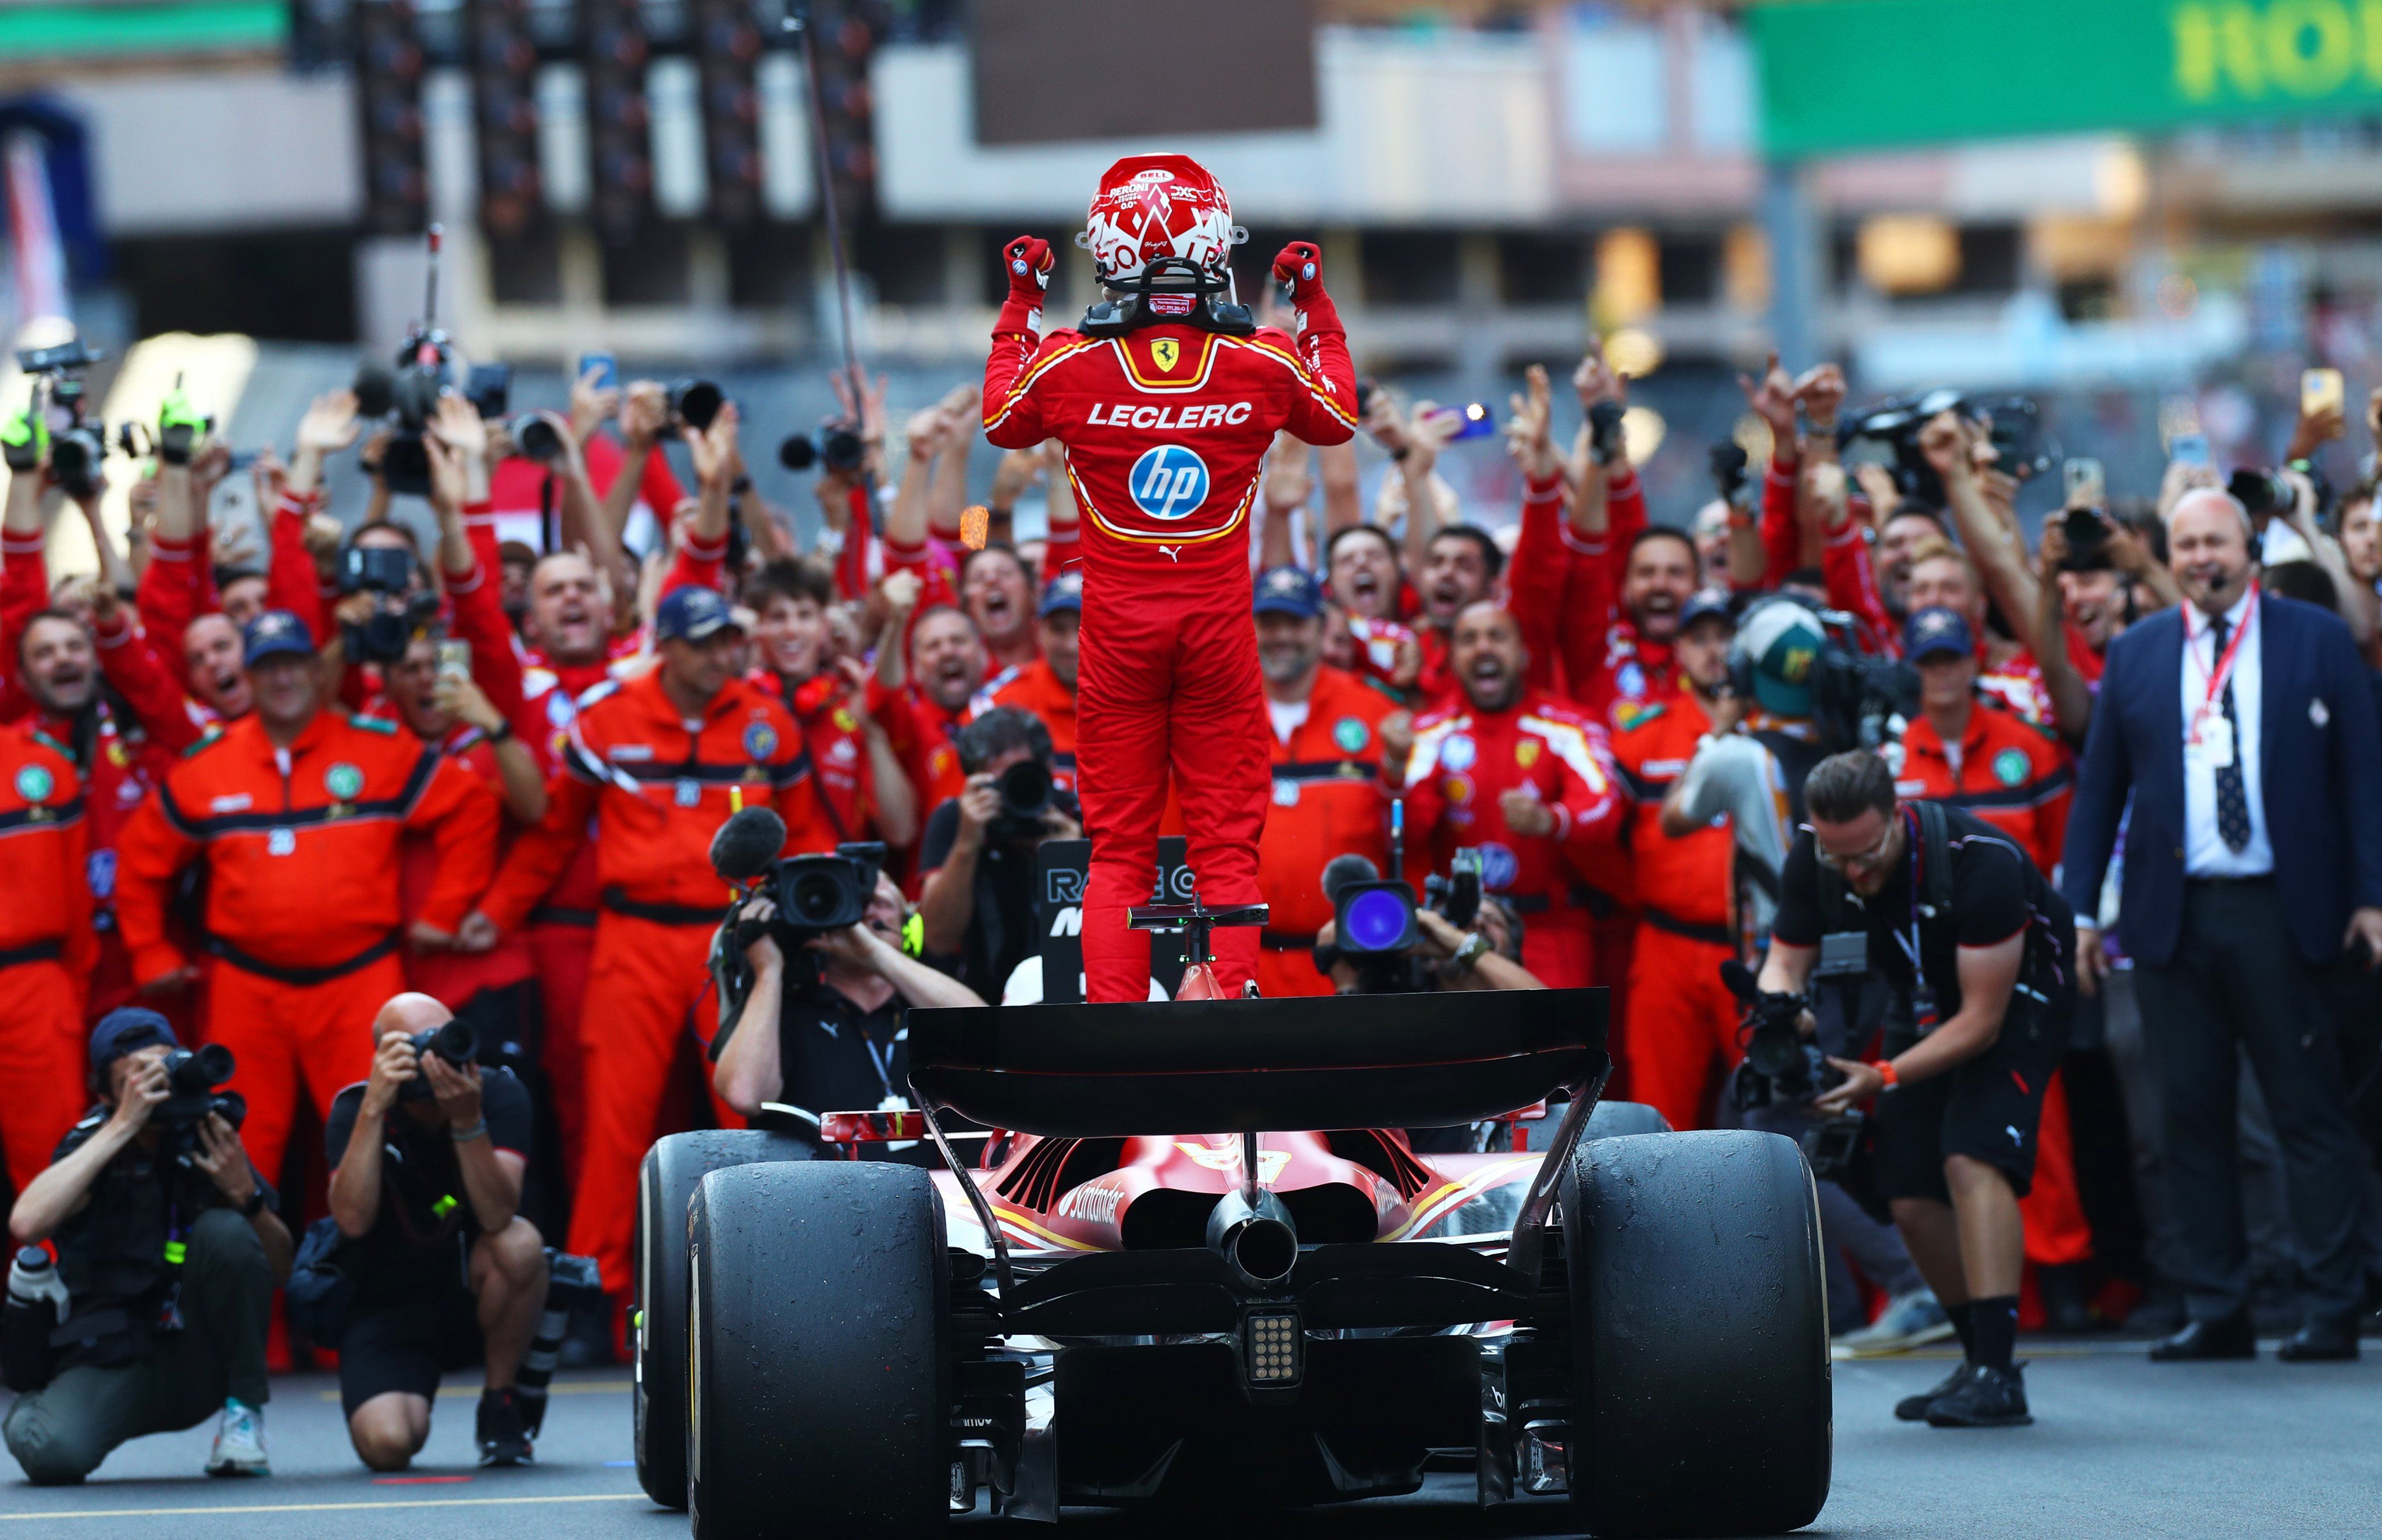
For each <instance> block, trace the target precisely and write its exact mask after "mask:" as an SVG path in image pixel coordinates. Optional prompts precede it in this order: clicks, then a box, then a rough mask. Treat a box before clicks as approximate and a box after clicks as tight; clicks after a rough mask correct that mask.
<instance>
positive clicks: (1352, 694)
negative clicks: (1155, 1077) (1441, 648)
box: [1256, 567, 1403, 996]
mask: <svg viewBox="0 0 2382 1540" xmlns="http://www.w3.org/2000/svg"><path fill="white" fill-rule="evenodd" d="M1256 606H1257V627H1258V667H1259V670H1260V671H1262V672H1263V674H1264V676H1265V697H1266V715H1267V716H1268V718H1269V719H1271V721H1270V725H1271V727H1272V729H1273V807H1272V808H1271V810H1270V811H1269V812H1268V813H1267V814H1266V825H1265V836H1264V838H1263V839H1261V840H1259V842H1258V887H1259V891H1260V892H1262V893H1264V895H1265V901H1266V906H1267V915H1266V924H1265V930H1264V933H1263V934H1262V935H1261V936H1260V937H1259V942H1260V947H1261V949H1260V950H1259V953H1258V990H1259V992H1260V993H1263V994H1268V995H1275V996H1280V995H1293V994H1330V993H1331V992H1332V980H1331V979H1328V978H1326V977H1324V976H1323V975H1322V974H1320V973H1318V972H1317V971H1316V970H1315V959H1314V957H1313V956H1312V955H1311V951H1312V948H1313V947H1314V945H1315V937H1316V933H1317V932H1318V931H1320V930H1322V929H1323V927H1324V926H1325V925H1326V924H1327V923H1329V922H1330V920H1331V918H1332V901H1331V900H1330V899H1328V898H1326V897H1324V896H1323V883H1322V876H1323V869H1324V867H1325V866H1326V865H1328V864H1329V863H1330V862H1331V860H1332V857H1333V856H1364V857H1365V858H1366V859H1367V860H1369V861H1371V862H1372V863H1373V866H1374V868H1375V869H1377V870H1380V871H1383V872H1386V871H1388V869H1389V864H1390V863H1389V817H1390V794H1391V782H1390V779H1389V773H1388V771H1387V770H1386V769H1385V767H1384V765H1383V763H1382V761H1383V758H1384V746H1383V744H1382V733H1381V724H1382V723H1383V722H1384V721H1387V720H1388V719H1390V718H1391V717H1394V716H1398V717H1402V716H1403V713H1402V712H1400V711H1399V710H1398V708H1397V706H1396V704H1395V703H1394V702H1393V701H1392V700H1390V698H1389V697H1388V696H1384V695H1382V694H1381V692H1380V691H1379V690H1376V689H1374V688H1373V687H1372V686H1371V685H1369V684H1366V683H1365V682H1364V681H1362V680H1360V679H1358V678H1357V677H1356V676H1355V675H1353V674H1347V673H1343V672H1341V671H1339V670H1338V669H1332V668H1326V667H1324V666H1323V660H1322V659H1323V589H1322V585H1320V584H1319V583H1317V582H1316V580H1315V579H1314V578H1313V577H1311V576H1309V575H1308V573H1303V572H1301V571H1300V570H1299V569H1297V568H1296V567H1275V568H1272V569H1271V570H1270V571H1268V572H1266V573H1263V574H1261V575H1260V576H1259V578H1258V582H1257V600H1256Z"/></svg>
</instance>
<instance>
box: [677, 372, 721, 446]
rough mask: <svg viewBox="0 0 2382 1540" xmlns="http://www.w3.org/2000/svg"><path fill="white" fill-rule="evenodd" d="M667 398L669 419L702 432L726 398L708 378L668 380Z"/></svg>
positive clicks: (708, 425)
mask: <svg viewBox="0 0 2382 1540" xmlns="http://www.w3.org/2000/svg"><path fill="white" fill-rule="evenodd" d="M726 400H728V398H727V397H726V396H724V395H722V394H721V393H720V389H719V387H718V385H716V384H714V383H713V382H712V381H710V380H707V379H693V378H688V379H678V380H672V381H670V384H669V414H670V418H671V420H672V421H674V422H678V423H681V424H683V425H686V426H688V427H691V428H693V429H694V431H695V432H697V433H702V432H704V431H706V429H708V428H709V427H710V426H711V420H712V419H713V418H715V417H717V416H718V415H719V408H720V406H721V405H722V404H723V403H724V402H725V401H726Z"/></svg>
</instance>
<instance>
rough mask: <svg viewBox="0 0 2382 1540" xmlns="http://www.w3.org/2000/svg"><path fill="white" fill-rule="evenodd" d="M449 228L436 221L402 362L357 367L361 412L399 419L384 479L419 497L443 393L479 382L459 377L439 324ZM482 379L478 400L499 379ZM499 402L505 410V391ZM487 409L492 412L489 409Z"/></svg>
mask: <svg viewBox="0 0 2382 1540" xmlns="http://www.w3.org/2000/svg"><path fill="white" fill-rule="evenodd" d="M444 234H445V232H444V231H443V229H442V228H440V227H439V226H436V225H433V226H431V227H430V236H429V240H430V277H429V279H428V289H427V292H426V295H425V297H424V301H423V306H422V319H421V320H419V321H417V322H415V323H414V324H413V327H412V329H411V330H410V331H408V332H407V333H406V335H405V344H404V346H402V347H400V348H399V349H398V350H397V363H396V366H395V367H394V368H391V367H390V366H389V365H387V364H385V363H377V362H375V361H373V360H369V359H367V360H366V361H365V362H364V363H362V364H360V365H358V366H357V369H356V380H355V392H356V413H357V414H358V415H359V416H362V417H365V418H374V417H379V418H390V419H393V420H394V421H393V426H394V427H395V430H396V431H395V432H394V433H393V434H392V435H391V436H390V437H389V441H388V446H387V449H386V450H384V451H383V452H382V454H381V462H380V468H381V479H382V480H383V481H384V482H386V483H387V486H388V489H389V490H390V491H391V492H402V493H405V494H408V495H409V496H412V497H417V498H426V497H428V496H429V495H430V452H429V450H426V449H424V447H423V443H422V435H423V433H424V431H425V430H426V429H427V428H428V427H429V426H430V419H431V417H432V416H433V415H435V414H436V413H437V411H438V398H439V397H440V396H441V395H443V394H444V393H445V392H446V391H447V390H448V388H450V387H452V388H466V387H468V386H469V385H470V384H472V383H473V376H471V375H461V376H460V377H459V371H460V363H459V361H458V360H457V358H456V354H455V345H454V342H453V340H452V339H449V338H448V335H447V334H446V333H445V332H443V331H441V330H440V329H438V251H439V247H440V245H441V244H442V241H443V238H444ZM508 377H509V376H508ZM476 383H477V384H478V386H479V392H480V394H479V396H478V397H477V398H475V400H474V404H478V401H479V400H485V399H486V398H487V396H488V391H489V387H490V385H491V383H493V382H492V381H491V379H490V378H489V376H479V378H478V380H477V382H476ZM466 393H467V394H469V391H468V389H467V390H466ZM503 410H504V406H503V397H502V396H501V395H499V396H498V397H497V412H498V413H501V412H502V411H503ZM482 415H484V416H485V415H487V413H486V412H485V409H484V410H483V412H482Z"/></svg>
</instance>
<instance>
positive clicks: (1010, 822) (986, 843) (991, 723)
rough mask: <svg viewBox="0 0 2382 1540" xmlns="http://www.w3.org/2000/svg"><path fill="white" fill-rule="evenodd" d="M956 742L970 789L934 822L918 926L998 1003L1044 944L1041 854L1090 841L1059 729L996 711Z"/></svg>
mask: <svg viewBox="0 0 2382 1540" xmlns="http://www.w3.org/2000/svg"><path fill="white" fill-rule="evenodd" d="M956 742H957V746H958V748H959V755H960V767H961V768H962V769H963V770H966V771H967V789H966V790H965V791H964V792H962V793H961V794H960V795H958V796H955V797H952V798H951V799H950V800H948V801H946V802H945V803H943V805H942V806H941V807H937V808H936V809H935V810H934V812H933V814H932V815H931V816H929V817H928V818H927V832H926V835H925V837H924V839H923V840H922V841H921V842H920V844H919V848H918V870H919V871H920V872H921V873H922V874H924V878H925V886H924V887H923V888H921V889H920V891H919V894H918V918H919V920H920V922H921V923H922V924H923V925H924V927H925V930H926V955H927V956H929V957H932V958H934V959H935V960H936V962H937V963H938V964H939V966H942V967H946V968H947V969H948V970H949V971H950V972H951V973H952V976H953V977H954V978H956V979H959V980H960V981H961V982H962V983H964V984H966V985H968V986H969V987H971V988H973V989H974V990H976V992H977V993H979V994H985V995H991V996H996V997H997V996H998V995H999V994H1000V993H1001V985H1002V984H1003V983H1004V982H1006V981H1007V979H1008V978H1009V975H1010V972H1011V970H1013V968H1015V967H1017V965H1018V964H1019V963H1021V962H1023V961H1025V959H1026V958H1027V957H1029V956H1032V955H1034V954H1035V949H1036V947H1037V946H1038V944H1039V943H1040V939H1041V931H1040V927H1039V926H1038V924H1037V923H1036V920H1035V911H1034V851H1035V847H1036V846H1038V845H1039V844H1042V842H1043V841H1045V840H1079V839H1082V838H1083V837H1084V831H1083V825H1082V822H1081V821H1080V820H1081V819H1082V809H1081V808H1080V807H1077V806H1076V803H1075V798H1074V794H1073V793H1070V792H1065V791H1061V790H1059V789H1058V788H1057V787H1056V786H1055V785H1054V784H1053V782H1052V780H1051V763H1050V729H1049V728H1047V727H1045V726H1043V725H1042V722H1041V720H1040V719H1039V718H1038V717H1036V716H1034V715H1033V714H1032V713H1030V712H1026V711H1021V710H1019V709H1017V708H1015V707H1010V706H1000V707H995V708H993V709H991V710H989V711H987V712H985V713H984V715H982V716H980V717H978V718H976V721H972V722H970V723H968V724H967V726H965V727H964V728H962V729H960V734H959V737H958V739H957V740H956Z"/></svg>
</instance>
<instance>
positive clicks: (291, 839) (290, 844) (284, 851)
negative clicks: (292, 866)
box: [264, 829, 298, 856]
mask: <svg viewBox="0 0 2382 1540" xmlns="http://www.w3.org/2000/svg"><path fill="white" fill-rule="evenodd" d="M297 849H298V831H296V830H295V829H275V830H272V831H269V832H267V833H266V834H265V836H264V853H265V854H266V855H267V856H289V855H294V854H295V853H296V852H297Z"/></svg>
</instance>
